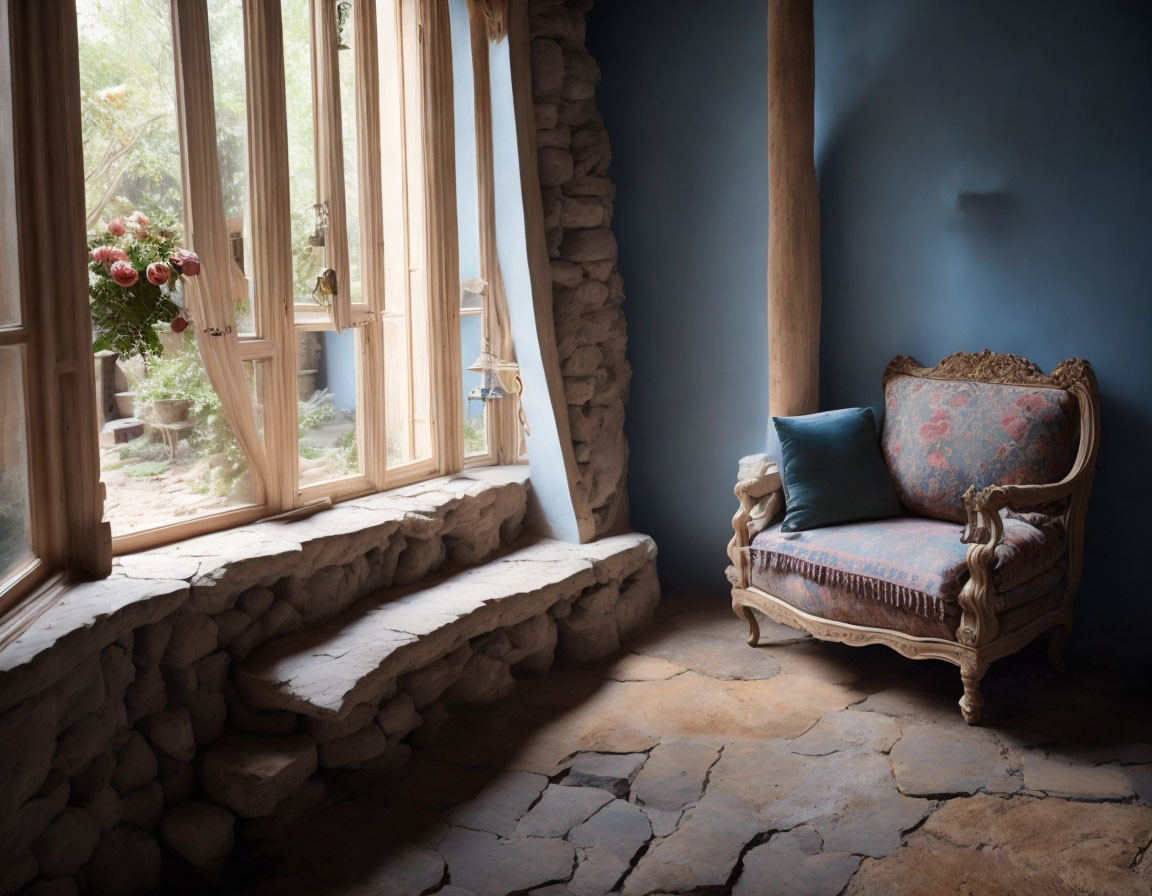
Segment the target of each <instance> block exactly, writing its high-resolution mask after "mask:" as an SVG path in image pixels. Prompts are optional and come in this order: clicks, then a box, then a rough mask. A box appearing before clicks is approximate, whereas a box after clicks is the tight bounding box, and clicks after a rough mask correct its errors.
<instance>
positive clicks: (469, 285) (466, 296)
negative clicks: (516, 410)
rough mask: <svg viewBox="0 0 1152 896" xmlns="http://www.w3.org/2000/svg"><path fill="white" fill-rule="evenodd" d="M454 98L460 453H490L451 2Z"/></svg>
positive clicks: (468, 147) (470, 129)
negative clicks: (476, 364)
mask: <svg viewBox="0 0 1152 896" xmlns="http://www.w3.org/2000/svg"><path fill="white" fill-rule="evenodd" d="M448 7H449V11H450V24H451V29H452V94H453V109H454V113H453V114H454V116H455V134H456V222H457V237H458V242H459V245H460V361H461V364H460V386H461V389H462V390H463V393H464V402H463V407H464V421H463V423H464V453H465V455H477V454H485V453H487V451H488V437H487V416H488V415H487V403H486V402H485V401H484V400H483V398H481V396H480V387H481V375H480V374H478V373H472V372H470V371H469V370H468V365H469V364H471V363H472V362H473V361H474V360H475V359H476V357H477V356H478V355H479V354H480V352H481V350H482V349H485V348H487V346H485V345H484V284H483V281H482V280H481V279H480V273H481V271H480V213H479V205H478V196H477V192H478V186H477V173H476V114H475V108H476V103H475V96H474V94H473V78H472V36H471V31H470V29H469V25H468V3H467V2H466V0H450V2H449V4H448Z"/></svg>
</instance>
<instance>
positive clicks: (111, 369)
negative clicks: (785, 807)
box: [0, 0, 518, 595]
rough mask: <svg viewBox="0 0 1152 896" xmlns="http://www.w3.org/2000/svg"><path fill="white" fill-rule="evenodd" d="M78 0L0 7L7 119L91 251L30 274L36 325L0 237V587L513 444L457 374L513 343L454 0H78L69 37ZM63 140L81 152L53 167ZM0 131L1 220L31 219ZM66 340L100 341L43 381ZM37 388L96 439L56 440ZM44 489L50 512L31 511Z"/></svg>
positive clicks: (490, 407) (83, 344) (477, 85)
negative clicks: (39, 283)
mask: <svg viewBox="0 0 1152 896" xmlns="http://www.w3.org/2000/svg"><path fill="white" fill-rule="evenodd" d="M70 6H71V4H70V3H68V2H64V0H48V2H45V3H43V4H27V5H26V4H8V5H6V6H5V10H6V11H5V14H4V16H5V17H4V20H3V23H2V24H3V26H4V31H3V33H2V34H0V43H2V45H3V48H4V50H5V52H9V53H10V54H11V56H12V58H11V60H10V62H11V70H12V72H13V73H14V77H13V79H12V80H11V81H10V82H9V81H7V80H6V81H5V82H4V84H3V87H4V89H5V90H9V89H11V90H12V91H13V95H12V102H11V103H3V102H0V109H11V110H14V111H13V122H12V127H4V128H0V132H2V136H0V140H2V141H9V142H12V141H13V134H14V132H15V133H18V131H19V129H20V127H33V128H34V129H35V130H36V133H37V134H38V135H39V136H38V138H37V140H38V142H37V146H38V147H39V146H45V145H48V149H47V150H45V151H44V158H43V159H32V160H31V161H30V162H28V164H30V165H33V166H34V165H37V164H38V165H41V166H43V167H45V168H48V166H52V165H54V164H55V169H54V170H53V174H54V178H52V180H53V182H54V184H55V185H57V186H59V185H60V184H63V185H64V187H63V189H65V191H66V192H67V191H68V190H71V191H72V193H73V194H74V200H75V201H74V202H73V206H72V208H73V211H72V212H71V213H70V217H69V218H68V220H69V221H72V220H73V219H75V221H76V230H75V231H74V232H75V233H77V234H79V232H80V221H81V220H82V221H83V229H84V230H85V231H86V245H85V247H84V252H85V259H86V268H85V269H83V270H80V269H77V270H75V271H71V272H70V274H69V277H67V278H62V280H61V283H60V284H59V285H58V289H56V291H55V292H52V293H51V295H48V294H47V293H46V296H45V297H46V298H47V299H49V300H50V302H48V304H47V305H46V306H45V308H46V309H49V310H51V312H52V313H51V315H49V316H50V317H52V318H53V320H54V323H57V324H59V326H58V328H57V329H56V330H55V331H52V332H49V331H48V330H46V329H45V328H43V327H41V326H40V317H38V316H37V315H38V314H39V312H35V313H34V314H33V319H29V318H28V313H27V312H28V304H27V303H28V299H29V295H28V291H27V290H26V289H23V288H21V286H22V283H23V282H25V281H22V280H21V277H20V271H19V270H17V269H16V268H15V267H14V266H16V267H18V266H19V261H20V259H22V258H24V257H25V253H23V252H22V253H18V254H17V255H6V256H5V257H4V258H0V399H2V402H3V404H2V406H0V407H2V413H3V423H4V425H3V430H2V433H0V595H2V594H3V593H5V592H6V591H12V585H11V581H13V580H14V577H16V578H22V577H25V575H26V573H27V570H29V569H31V568H33V567H36V566H37V563H38V561H40V562H41V565H44V566H46V567H47V568H60V567H62V566H67V565H71V566H74V567H75V568H77V569H80V570H82V571H85V572H86V573H87V574H91V573H93V572H94V571H99V570H100V569H102V568H103V569H106V568H107V565H108V559H107V557H108V554H109V552H108V539H107V534H108V531H109V527H110V532H111V538H112V541H111V547H112V550H114V551H128V550H135V549H139V548H142V547H147V546H150V545H154V544H158V543H161V542H163V541H171V540H175V539H179V538H184V537H188V536H190V535H193V534H196V533H199V532H203V531H209V530H212V529H217V528H222V527H225V526H229V525H234V524H237V523H239V522H243V521H249V520H253V519H257V518H259V517H261V516H265V515H268V514H272V513H281V512H284V511H288V510H292V509H293V508H296V507H300V506H303V505H306V504H308V503H310V502H312V501H314V500H317V499H339V498H343V497H347V496H351V495H355V494H362V493H366V492H370V491H374V490H379V489H383V488H388V487H393V486H397V485H402V484H405V483H409V482H414V481H417V480H419V479H421V478H426V477H429V476H433V475H437V474H442V473H446V472H451V471H453V470H456V469H459V468H460V467H461V466H462V465H463V464H464V463H465V462H467V463H486V462H494V461H499V462H509V461H512V460H514V459H515V457H516V449H517V447H518V441H517V431H516V427H515V425H514V424H513V425H508V423H509V421H510V420H512V419H513V414H514V411H513V410H511V409H509V408H502V407H499V406H498V405H500V403H498V402H496V403H493V402H490V401H476V400H473V401H469V400H468V399H469V398H470V397H473V398H474V396H473V392H474V390H477V389H478V387H481V386H482V385H483V383H482V382H481V380H480V378H479V376H478V375H477V374H474V373H470V372H469V371H467V370H466V369H465V368H466V367H467V366H468V365H469V364H471V363H472V361H473V360H474V359H475V357H476V355H477V354H479V352H480V350H482V349H485V348H490V349H491V350H492V351H494V352H495V353H497V354H500V355H501V356H502V357H506V358H507V357H511V345H510V341H509V337H508V334H507V327H506V323H505V322H503V319H502V318H501V311H500V309H501V302H502V296H501V292H500V290H501V286H500V283H499V271H498V266H497V265H496V264H495V261H494V258H495V254H494V239H493V236H492V233H491V227H492V221H491V215H490V214H489V212H490V209H489V204H490V196H487V198H486V193H485V190H486V189H487V190H489V191H490V188H491V177H490V174H488V175H486V173H485V172H486V167H485V166H488V167H489V168H490V165H491V146H490V140H491V136H490V127H491V125H490V117H489V118H488V119H485V117H484V115H483V114H482V111H480V110H475V109H474V108H473V106H474V105H475V104H476V102H477V99H480V98H483V97H484V96H485V94H486V91H487V74H486V53H485V54H482V55H483V56H484V57H485V58H484V60H483V61H482V62H477V61H475V60H473V59H472V58H471V49H470V46H469V44H470V41H475V38H476V23H475V22H470V21H469V18H468V12H469V10H468V8H467V6H466V4H465V3H464V2H462V0H461V2H457V0H452V2H451V5H449V4H448V3H446V2H440V0H279V2H274V3H259V4H255V3H243V2H242V0H180V2H176V0H75V13H76V26H77V32H76V33H77V37H78V40H77V42H76V43H75V44H70V40H69V37H68V35H67V34H66V33H63V31H62V30H61V29H60V28H59V27H58V26H59V22H58V21H56V20H54V19H53V16H54V15H55V14H57V13H59V12H60V10H61V9H69V8H70ZM450 13H451V16H450ZM10 19H11V20H12V23H14V27H15V30H14V31H13V33H12V34H11V35H10V34H9V33H8V26H9V24H10V21H9V20H10ZM480 27H481V28H482V27H483V25H482V23H481V26H480ZM124 46H131V47H132V48H133V49H132V54H131V64H127V63H126V59H125V54H124V53H123V47H124ZM72 54H76V55H75V56H74V57H73V56H72ZM70 59H74V65H71V64H70V62H69V60H70ZM49 60H51V61H49ZM453 65H456V66H457V67H458V69H459V73H460V75H461V77H460V79H458V80H457V81H456V82H455V83H454V82H453V79H452V77H451V76H450V72H451V71H452V67H453ZM45 72H52V73H56V74H53V75H50V76H45V75H44V73H45ZM70 72H71V73H72V74H71V77H72V78H75V73H76V72H78V73H79V80H78V83H77V82H76V81H69V73H70ZM38 78H39V82H38V80H37V79H38ZM45 84H51V85H55V86H57V87H60V88H61V89H64V90H69V91H78V93H79V96H78V103H77V104H76V105H70V104H68V103H63V104H49V103H44V102H42V101H41V97H42V95H43V91H44V90H45V89H46V87H45V86H44V85H45ZM0 99H3V98H2V97H0ZM77 108H78V109H79V116H78V117H77V116H76V113H75V110H76V109H77ZM21 116H23V118H21ZM486 120H487V122H488V123H487V125H485V121H486ZM5 124H7V123H5ZM485 127H487V130H485ZM45 133H49V134H52V135H53V138H52V139H48V138H45V137H44V136H43V135H44V134H45ZM69 133H71V134H72V135H73V136H74V137H76V138H78V141H79V144H80V145H82V146H83V159H82V163H83V164H82V168H81V167H80V165H79V162H80V161H81V160H72V161H73V164H71V165H70V166H69V165H60V164H59V160H58V159H54V154H63V155H64V156H65V157H66V156H67V155H68V154H69V152H70V149H69V148H70V146H72V145H77V144H76V143H71V144H69V142H68V140H69V139H70V138H69V137H68V134H69ZM453 133H455V134H456V136H457V137H459V140H454V138H453V136H452V135H453ZM57 136H58V138H59V139H58V140H56V142H53V140H55V138H56V137H57ZM49 144H50V145H49ZM486 144H487V145H486ZM0 148H3V149H5V150H8V151H6V152H4V155H3V160H0V164H2V165H3V166H5V167H3V168H2V169H0V176H2V177H0V227H4V226H5V223H4V222H16V221H19V220H20V219H21V217H23V218H24V219H25V220H30V219H35V218H36V217H37V216H38V215H39V216H40V217H41V218H42V217H43V216H42V213H41V212H40V209H39V207H37V206H36V205H35V204H34V203H33V201H32V200H33V199H34V198H35V197H34V196H32V195H31V194H30V196H29V198H28V199H27V200H21V198H20V196H19V195H17V190H16V186H15V181H14V170H15V168H14V163H13V157H14V156H15V157H17V158H19V155H20V154H19V152H18V151H12V146H5V147H0ZM457 161H459V164H457ZM452 172H455V173H456V174H457V175H458V176H457V177H456V178H453V177H451V173H452ZM486 176H487V180H485V178H486ZM43 180H45V181H47V180H49V178H44V179H43ZM458 202H459V204H458ZM81 206H82V207H81ZM7 235H9V236H11V234H7ZM38 236H39V235H38V234H37V235H34V236H29V237H28V238H27V241H28V242H29V244H30V246H31V247H32V248H31V249H30V250H29V253H28V257H29V258H31V259H33V260H35V261H37V262H39V260H40V259H42V258H45V257H49V256H50V255H51V254H52V252H51V251H50V248H53V249H54V248H55V247H49V246H48V245H47V240H46V239H41V240H39V241H37V238H38ZM193 237H194V238H193ZM76 250H77V258H78V259H79V251H80V246H79V240H77V245H76ZM72 274H74V275H75V276H74V277H73V276H72ZM82 278H83V279H82ZM65 281H66V282H65ZM85 281H86V284H85ZM84 285H86V287H87V288H86V289H85V288H84ZM46 289H47V288H46ZM85 296H86V298H87V303H86V304H83V297H85ZM37 298H38V299H39V296H38V297H37ZM22 306H23V307H22ZM62 309H66V310H67V312H68V313H67V314H62V313H60V312H61V310H62ZM49 310H45V311H44V313H45V315H48V314H49ZM505 317H506V315H505ZM89 326H91V331H90V332H89V331H88V327H89ZM41 334H45V335H41ZM49 341H50V342H51V344H52V346H54V348H53V349H52V352H54V353H55V354H54V355H53V354H52V353H51V352H50V351H49V350H48V345H49ZM72 343H74V345H73V344H72ZM88 346H90V347H91V348H90V349H89V348H88ZM64 349H68V350H73V349H74V350H75V352H76V357H77V359H78V361H77V362H78V363H79V362H80V361H83V364H82V365H81V366H86V365H87V364H88V363H89V362H87V361H86V360H85V359H86V358H87V357H88V356H87V354H86V352H88V351H91V353H92V354H94V355H95V357H94V358H92V360H91V362H90V363H91V368H90V371H91V372H90V373H89V371H88V370H84V371H83V375H82V376H79V377H68V376H65V377H61V378H60V380H61V382H60V390H61V393H60V394H61V396H63V397H55V393H54V392H52V391H51V389H49V386H52V388H55V385H54V384H50V383H46V381H45V380H46V378H45V376H44V371H46V370H51V369H54V367H53V365H57V366H58V364H59V363H60V358H61V357H64V356H65V355H66V352H65V351H64ZM53 356H54V357H55V358H56V360H55V361H53V362H52V363H51V364H50V363H49V362H48V358H49V357H53ZM74 366H75V365H74ZM66 369H71V368H66ZM69 390H70V391H69ZM70 401H71V402H72V404H69V402H70ZM76 403H79V404H82V405H84V408H83V412H82V413H81V412H79V411H77V410H76V408H75V406H74V405H75V404H76ZM507 404H510V403H507ZM43 408H47V409H48V410H50V411H52V414H58V416H59V417H60V418H66V423H65V424H64V426H65V427H75V426H76V425H77V422H82V424H83V427H82V428H83V431H84V432H87V433H91V434H92V435H91V441H87V439H86V438H85V437H83V436H82V437H81V438H78V439H74V440H72V442H69V443H68V444H67V445H65V444H63V443H62V442H66V441H67V440H62V439H61V432H62V429H61V425H59V424H57V423H56V422H55V421H56V419H57V417H56V416H52V415H47V416H45V415H41V414H40V413H39V411H41V410H42V409H43ZM33 410H35V411H37V413H32V411H33ZM41 417H44V420H43V421H42V420H41ZM41 448H43V449H44V450H40V449H41ZM72 455H75V456H74V457H73V456H72ZM97 457H98V459H99V467H98V468H97V466H96V463H95V460H96V458H97ZM65 468H67V469H68V471H69V472H68V474H67V475H65V474H64V473H63V472H62V471H63V470H64V469H65ZM53 482H60V483H63V484H62V485H61V489H62V490H63V491H64V492H67V494H66V495H65V499H64V502H63V503H64V510H61V511H57V510H55V509H53V506H50V505H52V503H53V502H43V503H45V507H44V509H43V510H41V508H40V502H38V500H37V499H36V497H35V496H36V495H38V494H43V493H45V492H44V491H42V487H44V486H45V484H47V485H49V486H51V483H53ZM101 484H102V489H101ZM101 505H102V508H103V510H102V512H103V515H104V519H105V520H106V522H101V509H100V508H101ZM57 512H60V513H62V514H63V515H64V516H65V517H66V519H67V523H66V524H53V525H47V523H48V522H51V521H50V520H49V517H52V516H53V515H54V514H55V513H57ZM42 530H43V531H45V532H47V531H52V532H55V533H57V534H55V535H53V536H52V537H51V538H47V537H41V535H40V534H39V533H40V532H41V531H42ZM57 535H58V537H57ZM69 539H71V541H69ZM50 542H51V543H50ZM81 542H83V543H84V544H85V549H84V551H80V550H79V548H77V547H76V546H75V545H76V544H79V543H81ZM80 554H84V555H85V557H84V559H83V562H80V561H76V560H75V558H76V557H77V556H79V555H80ZM101 558H103V559H101Z"/></svg>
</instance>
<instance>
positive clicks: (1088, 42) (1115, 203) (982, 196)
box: [621, 0, 1152, 658]
mask: <svg viewBox="0 0 1152 896" xmlns="http://www.w3.org/2000/svg"><path fill="white" fill-rule="evenodd" d="M816 31H817V34H816V40H817V51H816V56H817V139H816V157H817V166H818V174H819V177H820V183H821V206H822V208H821V211H822V229H823V233H822V240H823V274H824V320H823V338H822V366H821V385H822V389H821V397H822V404H823V405H824V406H825V407H840V406H846V405H853V404H873V403H875V402H876V400H877V397H878V394H879V388H880V386H879V382H880V374H881V371H882V370H883V368H884V365H885V364H886V362H887V361H888V359H889V358H890V357H892V356H893V355H895V354H911V355H913V356H915V357H916V358H918V359H919V360H920V361H921V362H923V363H929V364H930V363H934V362H936V361H937V360H939V359H940V358H941V357H943V356H944V355H946V354H949V353H951V352H953V351H956V350H960V349H963V350H966V351H977V350H979V349H982V348H985V347H987V348H991V349H993V350H995V351H1000V352H1012V353H1015V354H1018V355H1023V356H1025V357H1027V358H1029V359H1030V360H1032V361H1034V362H1036V363H1037V364H1039V365H1040V366H1041V367H1043V368H1044V369H1045V370H1051V369H1052V367H1053V366H1054V365H1056V364H1057V363H1059V362H1060V361H1061V360H1063V359H1064V358H1067V357H1071V356H1080V357H1084V358H1087V359H1088V360H1090V361H1091V362H1092V364H1093V366H1094V367H1095V369H1096V372H1097V376H1098V377H1099V381H1100V391H1101V399H1102V416H1103V438H1102V447H1101V454H1100V460H1099V467H1098V472H1097V481H1096V488H1095V492H1094V496H1093V502H1092V506H1091V509H1090V512H1089V525H1088V543H1087V556H1086V564H1085V576H1084V581H1083V583H1082V585H1081V591H1080V600H1079V602H1078V608H1079V613H1078V621H1077V630H1076V632H1075V633H1074V635H1073V642H1072V643H1073V649H1074V650H1075V649H1077V648H1078V649H1079V650H1080V651H1081V652H1082V653H1084V652H1087V651H1088V650H1093V651H1097V652H1099V653H1100V654H1101V655H1117V656H1120V657H1121V658H1127V657H1132V656H1135V654H1136V651H1137V650H1138V649H1139V648H1138V647H1137V643H1136V639H1135V638H1134V637H1133V636H1132V635H1131V634H1129V633H1130V632H1135V631H1141V630H1142V629H1144V628H1146V627H1147V626H1148V625H1149V624H1150V623H1152V604H1150V603H1149V601H1148V599H1147V595H1146V593H1145V591H1146V589H1145V588H1144V587H1143V586H1142V585H1141V584H1140V583H1141V582H1143V581H1146V579H1147V572H1146V569H1145V558H1146V556H1147V549H1146V547H1144V546H1143V545H1142V544H1141V543H1140V542H1142V541H1143V540H1144V539H1143V533H1142V529H1143V526H1142V520H1143V517H1144V516H1145V513H1146V511H1145V508H1147V507H1148V506H1149V504H1150V502H1152V477H1150V476H1149V475H1148V473H1147V471H1146V468H1145V466H1144V463H1145V461H1144V459H1145V458H1146V457H1147V456H1148V454H1149V451H1150V450H1152V391H1150V390H1149V386H1150V385H1152V301H1149V289H1148V280H1149V271H1150V264H1149V262H1150V261H1152V165H1150V164H1149V161H1148V160H1149V159H1152V66H1149V64H1148V61H1147V47H1148V45H1149V43H1150V42H1152V8H1150V7H1148V6H1147V4H1143V3H1135V2H1121V0H1111V2H1099V0H1070V2H1065V3H1061V4H1056V5H1053V4H1050V3H1042V2H1039V0H1022V2H1017V3H1012V4H1003V3H997V2H995V0H975V2H969V3H942V2H938V3H930V4H927V3H923V2H922V0H876V2H873V3H869V4H867V5H860V4H842V3H835V2H831V0H817V4H816ZM626 190H627V185H626V184H624V185H622V187H621V195H626Z"/></svg>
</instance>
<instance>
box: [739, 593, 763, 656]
mask: <svg viewBox="0 0 1152 896" xmlns="http://www.w3.org/2000/svg"><path fill="white" fill-rule="evenodd" d="M732 612H734V613H735V614H736V615H737V616H739V617H740V618H741V619H743V620H744V621H745V622H747V623H748V646H749V647H758V646H759V645H760V623H759V622H757V621H756V614H755V613H753V612H752V608H751V607H746V606H744V605H743V604H738V603H735V602H733V604H732Z"/></svg>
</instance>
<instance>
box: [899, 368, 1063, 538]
mask: <svg viewBox="0 0 1152 896" xmlns="http://www.w3.org/2000/svg"><path fill="white" fill-rule="evenodd" d="M884 401H885V409H884V432H883V435H882V437H881V448H882V450H883V453H884V460H885V462H886V463H887V464H888V472H889V473H890V474H891V475H892V482H893V484H894V485H895V486H896V494H897V495H898V496H899V498H900V503H901V504H903V505H904V508H905V509H906V510H907V511H909V512H910V513H916V514H920V515H922V516H927V517H932V518H934V519H941V520H954V521H956V522H963V521H964V518H965V516H964V501H963V499H962V497H961V496H962V495H963V494H964V492H965V491H966V490H967V488H968V487H969V486H971V485H975V486H976V487H977V488H983V487H984V486H987V485H1035V484H1042V483H1049V482H1057V481H1059V480H1060V479H1062V478H1063V477H1064V476H1065V474H1067V472H1068V471H1069V470H1070V469H1071V467H1072V461H1073V460H1074V459H1075V455H1076V440H1077V438H1078V435H1079V432H1078V428H1077V426H1076V420H1075V414H1076V401H1075V399H1074V398H1073V397H1072V396H1071V395H1070V394H1069V393H1067V392H1065V391H1063V390H1060V389H1043V388H1033V387H1029V386H1007V385H1001V384H998V383H974V382H962V381H958V380H933V379H925V378H922V377H913V376H896V377H893V378H892V379H890V380H889V381H888V384H887V386H886V387H885V390H884Z"/></svg>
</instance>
